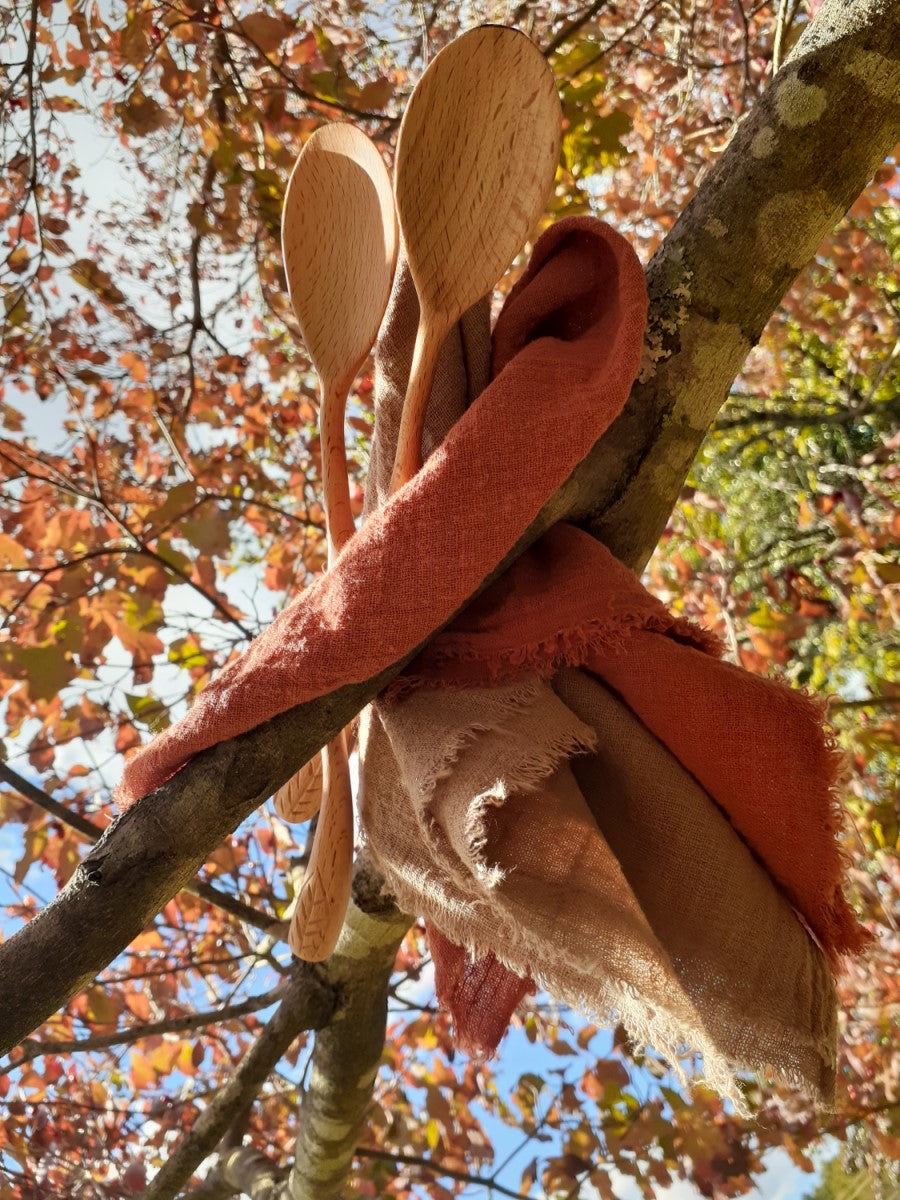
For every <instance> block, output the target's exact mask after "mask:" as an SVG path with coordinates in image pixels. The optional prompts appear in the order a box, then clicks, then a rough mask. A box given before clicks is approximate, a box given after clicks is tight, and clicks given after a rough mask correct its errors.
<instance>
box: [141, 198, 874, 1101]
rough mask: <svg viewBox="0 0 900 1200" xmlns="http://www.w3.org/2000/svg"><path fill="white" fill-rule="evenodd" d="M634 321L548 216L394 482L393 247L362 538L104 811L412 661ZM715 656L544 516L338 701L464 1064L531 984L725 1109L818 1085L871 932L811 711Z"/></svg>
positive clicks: (475, 322) (612, 268)
mask: <svg viewBox="0 0 900 1200" xmlns="http://www.w3.org/2000/svg"><path fill="white" fill-rule="evenodd" d="M645 316H646V294H645V290H644V283H643V274H642V271H641V268H640V265H639V263H638V261H637V259H636V257H635V255H634V254H633V252H632V251H631V250H630V248H629V247H628V245H627V243H625V242H624V240H623V239H622V238H620V237H619V236H618V235H617V234H615V233H614V232H613V231H612V230H611V229H610V228H609V227H608V226H606V225H605V224H604V223H603V222H600V221H596V220H594V219H593V218H583V217H579V218H572V219H568V220H564V221H561V222H559V223H558V224H557V225H556V226H555V227H554V228H552V229H551V230H549V231H548V232H547V233H546V234H544V236H543V237H542V238H541V239H540V240H539V241H538V243H537V245H536V246H535V248H534V252H533V254H532V257H531V262H530V264H529V266H528V268H527V270H526V271H525V272H524V274H523V275H522V277H521V279H520V280H519V282H518V283H517V284H516V285H515V286H514V287H513V288H512V290H511V292H510V294H509V296H508V297H507V300H506V302H505V304H504V306H503V309H502V311H501V313H500V315H499V317H498V319H497V323H496V326H495V328H494V330H493V334H491V331H490V323H489V310H488V304H487V302H486V301H485V302H482V303H480V304H479V305H476V306H475V307H474V308H473V309H472V310H470V312H469V313H467V314H466V315H465V317H464V318H463V320H462V321H461V322H460V324H459V326H458V327H457V329H456V330H454V331H453V333H452V334H451V336H450V338H448V340H447V342H446V343H445V345H444V347H443V350H442V353H441V356H440V360H439V364H438V370H437V374H436V379H435V385H434V388H433V391H432V395H431V399H430V402H429V409H428V413H427V417H426V429H425V441H424V447H425V450H426V452H429V457H428V459H427V461H426V463H425V466H424V467H423V469H422V471H421V472H420V473H419V474H418V475H417V476H416V478H415V479H414V480H412V481H411V482H410V483H409V484H408V485H407V486H406V487H405V488H403V489H402V490H401V491H400V492H398V493H397V495H395V496H393V497H388V494H387V492H388V481H389V478H390V473H391V467H392V463H393V451H394V446H395V442H396V436H397V429H398V427H399V420H400V410H401V406H402V401H403V396H404V392H405V387H406V381H407V378H408V375H409V369H410V362H411V357H412V347H413V342H414V339H415V332H416V325H417V320H418V305H417V301H416V297H415V290H414V287H413V284H412V280H411V278H410V276H409V272H408V271H407V270H406V268H405V266H404V265H403V263H402V261H401V264H400V267H399V269H398V274H397V277H396V279H395V283H394V288H393V291H392V296H391V300H390V304H389V308H388V313H387V316H386V319H385V324H384V326H383V328H382V332H381V335H380V337H379V344H378V347H377V351H376V425H375V437H374V442H373V448H372V457H371V463H370V473H369V483H368V487H367V494H366V507H365V512H366V518H365V521H364V524H363V525H362V528H361V529H360V530H359V531H358V532H357V534H356V535H355V536H354V537H353V538H352V539H351V541H350V542H349V543H348V545H347V546H346V547H345V549H344V550H343V552H342V553H341V555H340V556H339V558H338V560H337V562H336V564H335V565H334V567H333V568H332V569H331V570H329V572H328V573H327V574H326V575H325V576H323V577H322V578H321V579H319V580H317V581H316V583H315V584H314V585H313V586H312V587H311V588H309V589H308V590H307V591H306V592H305V593H304V594H303V595H301V596H299V597H298V598H297V599H295V600H294V601H292V602H291V604H290V605H289V606H288V607H287V608H286V609H285V611H284V612H283V613H282V614H281V615H280V616H279V617H278V618H277V619H276V620H275V621H274V622H273V624H272V625H271V626H270V628H269V629H268V630H266V632H265V633H264V634H262V635H261V636H260V637H259V638H257V639H256V640H255V641H254V642H253V643H252V645H251V646H250V648H249V649H248V650H247V651H246V652H245V653H244V654H243V655H242V656H241V657H240V658H238V659H236V660H235V661H234V662H232V663H231V664H229V665H228V667H226V668H225V669H224V670H223V671H221V672H220V673H219V674H218V675H217V676H216V677H215V678H214V679H213V680H212V681H211V682H210V684H209V685H208V686H207V688H206V689H205V690H204V691H203V693H201V695H200V696H199V698H198V699H197V701H196V702H195V704H194V707H193V708H192V709H191V711H190V712H189V713H188V715H187V716H186V717H185V718H184V719H183V720H182V721H180V722H178V723H177V724H176V725H173V726H171V727H170V728H169V729H168V730H166V731H165V732H164V733H163V734H161V735H159V736H158V737H157V738H156V739H154V741H153V742H152V743H151V744H150V745H149V746H148V747H146V748H145V749H143V750H142V751H141V752H140V753H139V754H137V755H136V756H135V757H134V758H132V759H131V760H129V762H128V764H127V767H126V771H125V776H124V779H123V782H122V785H121V786H120V789H119V793H118V798H119V799H120V800H122V801H124V802H129V801H130V800H132V799H134V798H135V797H136V796H138V795H141V794H143V793H145V792H147V791H150V790H152V789H153V788H155V787H158V786H159V785H160V784H161V783H163V782H164V781H165V780H166V779H167V778H169V777H170V776H171V775H172V774H173V773H174V772H175V771H177V770H178V769H180V767H181V766H183V765H184V763H185V762H187V761H188V760H189V759H190V758H191V757H192V756H193V755H195V754H197V753H198V752H200V751H201V750H203V749H205V748H206V747H208V746H210V745H213V744H215V743H216V742H218V741H221V740H224V739H226V738H230V737H233V736H235V735H236V734H239V733H242V732H245V731H246V730H248V729H251V728H253V727H254V726H256V725H258V724H260V723H261V722H263V721H265V720H267V719H269V718H270V717H272V716H274V715H276V714H277V713H279V712H282V711H284V710H285V709H287V708H290V707H292V706H294V705H296V704H299V703H301V702H302V701H305V700H309V699H313V698H315V697H316V696H320V695H323V694H325V693H327V692H329V691H332V690H334V689H335V688H337V687H339V686H341V685H343V684H347V683H352V682H359V681H361V680H364V679H367V678H370V677H371V676H373V675H375V674H377V673H378V672H379V671H380V670H382V669H383V668H385V667H386V666H388V665H389V664H390V663H392V662H394V661H396V660H397V659H398V658H400V657H402V656H403V655H405V654H407V653H409V651H411V650H412V649H414V648H415V647H416V646H419V645H421V643H422V642H423V641H425V639H426V638H427V637H428V635H429V634H430V633H431V631H432V630H433V629H434V628H436V627H438V626H439V625H441V624H442V623H443V622H445V621H447V620H448V619H449V618H450V617H451V616H452V614H453V613H454V612H456V611H457V609H458V608H459V607H460V605H461V604H462V603H463V602H464V601H465V599H466V598H467V597H468V596H469V595H470V594H471V593H472V592H473V591H474V590H475V588H476V587H478V586H479V584H481V582H482V581H483V579H484V578H485V577H486V576H487V575H488V574H489V573H490V572H491V571H492V570H493V568H494V567H495V566H496V564H497V563H498V562H499V561H501V559H502V558H503V557H504V555H505V554H506V553H507V552H508V550H509V549H510V548H511V547H512V546H513V545H515V543H516V541H517V540H518V538H519V537H520V535H521V534H522V533H523V532H524V530H525V529H527V527H528V525H529V524H530V523H531V521H532V520H533V518H534V517H535V516H536V515H537V513H538V512H539V511H540V509H541V507H542V506H543V504H544V503H545V502H546V500H547V499H548V498H549V497H550V496H551V495H552V494H553V493H554V491H556V489H557V488H558V487H559V486H560V485H561V484H562V483H563V482H564V481H565V479H566V478H567V477H568V475H569V474H570V473H571V471H572V470H573V469H574V467H575V466H576V465H577V464H578V462H580V461H581V459H582V458H583V457H584V456H585V454H586V453H587V452H588V450H589V449H590V448H591V446H592V445H593V444H594V442H595V441H596V440H597V439H598V438H599V437H600V436H601V435H602V433H603V431H604V430H605V429H606V428H607V427H608V426H609V424H610V423H611V422H612V421H613V420H614V419H615V417H616V415H617V414H618V412H619V411H620V410H621V408H622V406H623V405H624V403H625V400H626V398H627V396H628V394H629V391H630V387H631V383H632V381H633V379H634V378H635V376H636V374H637V370H638V366H639V362H640V356H641V347H642V340H643V328H644V322H645ZM720 653H721V647H720V645H719V643H718V640H717V639H716V638H715V637H714V636H713V635H712V634H711V633H709V632H708V631H705V630H703V629H701V628H699V627H698V626H696V625H694V624H692V623H690V622H687V621H685V620H683V619H681V618H678V617H677V616H675V615H673V614H671V613H669V612H668V611H667V609H666V608H665V606H664V605H662V604H661V603H660V602H659V600H657V599H656V598H655V597H653V596H651V595H650V594H649V593H648V592H647V591H646V589H645V588H644V587H643V586H642V585H641V583H640V582H639V580H637V579H636V578H635V577H634V575H633V574H632V573H631V572H630V571H629V570H628V569H627V568H626V567H625V566H624V565H623V564H621V563H619V562H617V561H616V560H615V559H614V558H613V556H612V555H611V554H610V552H609V551H608V550H606V549H605V548H604V547H603V546H601V545H600V544H599V543H597V542H596V541H594V540H593V539H592V538H591V537H590V536H589V535H587V534H586V533H584V532H583V531H581V530H579V529H577V528H575V527H573V526H571V525H567V524H560V525H557V526H556V527H554V528H553V529H551V530H550V531H548V532H547V533H546V534H545V535H544V536H543V537H542V538H541V539H540V540H539V541H538V542H537V543H535V544H534V545H533V546H532V547H531V548H530V549H529V550H528V551H526V552H525V553H524V554H523V555H522V556H521V557H520V558H519V559H518V560H517V561H516V562H515V563H514V564H513V565H512V566H511V567H510V568H509V570H507V571H506V572H505V573H504V575H503V576H502V577H501V578H499V579H497V580H495V581H494V583H493V584H491V586H490V587H489V588H487V589H486V590H485V591H484V592H483V593H482V594H481V595H480V596H479V597H477V598H476V600H475V601H474V602H473V603H471V604H470V605H469V606H468V607H467V608H466V609H465V611H463V612H462V613H460V614H459V616H457V617H456V618H455V619H454V620H453V621H452V622H451V623H450V624H449V625H448V626H447V628H445V629H444V630H443V632H442V633H440V634H439V635H438V636H437V637H435V638H433V639H432V640H431V641H429V642H428V644H427V645H426V646H425V647H424V648H423V649H422V650H421V651H420V652H419V653H418V655H417V656H416V657H415V658H414V659H413V660H412V661H411V662H410V664H409V665H408V666H407V668H406V669H405V670H404V672H403V673H402V674H401V675H399V676H398V677H397V678H396V680H395V681H394V683H393V684H392V686H391V687H390V688H389V689H388V691H387V693H386V694H385V695H383V696H382V697H380V698H379V699H378V700H377V701H376V702H375V703H374V704H373V705H371V706H370V707H369V708H368V709H367V710H366V711H365V712H364V713H363V715H362V718H361V721H360V742H359V746H360V794H359V815H360V828H361V832H362V836H363V839H364V843H365V850H366V853H367V854H368V855H369V856H370V857H371V858H372V859H373V860H374V862H375V863H376V865H377V866H378V867H379V869H380V870H381V871H382V873H383V875H384V877H385V880H386V885H387V887H388V888H389V889H390V890H391V892H392V893H393V894H394V896H395V897H396V899H397V900H398V902H399V903H400V904H401V905H402V906H403V907H404V908H406V909H407V910H408V911H411V912H415V913H416V914H418V915H421V916H424V917H425V918H426V922H427V924H428V928H429V936H430V938H431V942H432V953H433V956H434V961H435V969H436V988H437V993H438V997H439V999H440V1001H441V1002H442V1003H445V1004H446V1005H447V1006H448V1007H449V1008H450V1010H451V1012H452V1013H453V1017H454V1022H455V1027H456V1030H457V1036H458V1039H459V1041H460V1043H461V1045H463V1046H464V1047H466V1048H467V1049H469V1050H470V1051H472V1052H474V1053H480V1054H489V1053H491V1052H492V1051H493V1050H494V1049H495V1048H496V1046H497V1044H498V1042H499V1040H500V1038H501V1037H502V1034H503V1031H504V1030H505V1028H506V1026H507V1023H508V1021H509V1018H510V1015H511V1013H512V1012H513V1010H514V1008H515V1007H516V1005H517V1004H518V1003H519V1002H520V1001H521V1000H522V999H523V998H524V997H525V996H526V995H527V994H528V993H529V992H530V991H532V990H533V988H534V987H535V985H536V984H540V985H542V986H544V987H546V988H547V990H548V991H550V992H551V993H552V994H553V995H556V996H558V997H560V998H561V999H565V1000H567V1001H569V1002H571V1003H572V1004H575V1005H577V1006H579V1007H580V1008H582V1010H584V1011H585V1012H589V1013H591V1014H593V1015H594V1016H596V1017H598V1018H601V1019H604V1020H609V1021H621V1022H622V1023H623V1024H624V1025H625V1026H626V1028H627V1029H628V1031H629V1032H630V1034H631V1036H632V1037H633V1038H634V1039H635V1040H636V1041H637V1042H642V1043H647V1044H652V1045H653V1046H654V1047H655V1048H656V1049H657V1050H658V1051H660V1052H661V1053H663V1054H664V1055H665V1056H667V1058H668V1059H669V1061H670V1062H671V1063H672V1065H673V1066H674V1067H675V1068H676V1070H678V1069H680V1068H679V1061H680V1058H681V1057H682V1055H683V1054H684V1053H686V1052H693V1053H697V1054H700V1055H701V1056H702V1060H703V1073H704V1076H705V1078H706V1079H707V1081H708V1082H709V1083H710V1084H711V1085H712V1086H714V1087H717V1088H718V1089H719V1090H721V1091H722V1092H724V1093H726V1094H728V1095H731V1096H732V1097H733V1098H734V1099H735V1101H736V1102H737V1103H740V1093H739V1089H738V1088H737V1086H736V1084H735V1073H736V1072H738V1071H740V1070H744V1069H752V1070H759V1071H766V1072H770V1073H774V1074H775V1075H776V1076H777V1077H778V1078H781V1079H784V1080H786V1081H788V1082H791V1083H794V1084H797V1085H798V1086H802V1087H803V1088H805V1089H806V1090H807V1091H809V1092H810V1093H812V1094H814V1095H816V1096H818V1097H820V1098H825V1099H828V1098H829V1095H830V1092H831V1089H832V1088H833V1083H834V1070H835V1014H836V1000H835V990H834V979H833V971H834V970H835V969H836V966H837V963H838V960H839V957H840V955H842V954H844V953H848V952H852V951H854V950H856V949H858V948H859V947H860V946H861V945H862V944H863V942H864V941H865V934H864V932H863V931H862V930H861V929H860V927H859V926H858V924H857V922H856V919H855V917H854V915H853V912H852V909H851V908H850V907H849V905H848V904H847V902H846V900H845V898H844V896H843V892H842V880H843V871H842V860H841V855H840V852H839V847H838V840H837V836H838V832H839V817H840V814H839V809H838V806H837V804H836V801H835V799H834V795H833V789H834V786H835V781H836V778H837V773H838V768H839V763H838V761H837V758H836V756H835V754H834V752H833V751H832V750H831V748H830V746H829V744H828V740H827V738H826V737H825V735H824V733H823V729H822V721H821V717H822V712H821V708H820V706H818V705H817V704H816V703H815V702H814V701H812V700H810V699H809V698H807V697H805V696H804V695H802V694H800V693H798V692H795V691H792V690H791V689H790V688H788V687H786V686H784V685H783V684H781V683H778V682H776V681H773V680H769V679H762V678H759V677H756V676H752V675H749V674H748V673H747V672H745V671H742V670H739V669H738V668H736V667H733V666H731V665H730V664H727V663H724V662H723V661H722V660H721V658H720ZM807 929H809V930H811V931H812V933H813V934H814V935H815V937H813V936H810V933H809V932H808V931H807ZM823 948H824V949H823Z"/></svg>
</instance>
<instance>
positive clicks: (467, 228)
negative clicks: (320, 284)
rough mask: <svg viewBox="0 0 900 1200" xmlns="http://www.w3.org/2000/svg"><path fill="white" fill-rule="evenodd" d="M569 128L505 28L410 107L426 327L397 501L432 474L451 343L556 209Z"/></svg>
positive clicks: (453, 47)
mask: <svg viewBox="0 0 900 1200" xmlns="http://www.w3.org/2000/svg"><path fill="white" fill-rule="evenodd" d="M561 121H562V112H561V108H560V103H559V96H558V95H557V91H556V84H555V81H554V79H553V74H552V72H551V71H550V68H549V67H548V65H547V63H546V61H545V59H544V57H543V55H542V54H541V52H540V50H538V48H537V47H536V46H535V45H534V43H533V42H531V41H530V40H529V39H528V38H527V37H526V36H525V35H524V34H522V33H519V32H518V31H517V30H515V29H508V28H505V27H502V26H497V25H484V26H481V27H480V28H478V29H473V30H471V31H470V32H469V33H465V34H463V36H462V37H460V38H457V39H456V41H455V42H452V43H451V44H450V45H449V46H447V47H446V48H445V49H444V50H442V51H441V52H440V54H438V56H437V57H436V58H435V60H434V62H432V63H431V65H430V66H429V67H428V70H427V71H426V72H425V73H424V75H423V76H422V78H421V79H420V80H419V82H418V84H417V86H416V88H415V91H414V92H413V94H412V96H411V97H410V100H409V104H408V106H407V109H406V113H405V115H404V117H403V122H402V124H401V126H400V136H399V140H398V143H397V161H396V167H395V180H396V182H395V194H396V200H397V214H398V217H399V219H400V228H401V230H402V232H403V241H404V248H405V251H406V254H407V257H408V259H409V267H410V272H411V273H412V277H413V280H414V282H415V285H416V291H417V293H418V296H419V308H420V321H419V329H418V335H417V338H416V347H415V352H414V355H413V366H412V372H411V375H410V382H409V388H408V390H407V394H406V401H405V403H404V411H403V418H402V422H401V428H400V437H399V442H398V447H397V458H396V463H395V470H394V477H393V479H392V484H391V488H392V490H396V488H397V487H399V486H402V485H403V484H404V483H405V482H406V481H407V480H408V479H410V478H411V477H412V475H414V474H415V472H416V471H417V470H418V468H419V466H420V465H421V445H422V428H423V425H424V419H425V409H426V406H427V402H428V395H429V392H430V390H431V381H432V377H433V372H434V365H435V361H436V358H437V353H438V351H439V349H440V346H441V343H442V342H443V340H444V338H445V337H446V336H447V334H448V333H449V332H450V330H451V329H452V328H453V326H454V325H455V324H456V322H457V321H458V320H459V318H460V317H461V316H462V315H463V313H464V312H466V310H467V309H469V308H471V306H472V305H473V304H474V303H475V302H476V301H477V300H480V299H481V297H482V296H484V295H486V294H487V293H488V292H490V291H491V290H492V289H493V288H494V287H495V286H496V284H497V282H498V280H499V279H500V278H501V277H502V276H503V274H504V272H505V271H506V270H507V268H508V267H509V265H510V263H511V262H512V261H513V259H514V258H515V256H516V255H517V254H518V253H519V251H520V250H521V249H522V247H523V245H524V244H525V242H526V241H527V239H528V237H529V236H530V235H531V233H532V232H533V231H534V228H535V225H536V224H537V222H538V219H539V218H540V215H541V213H542V212H543V211H544V209H545V208H546V205H547V201H548V199H549V197H550V193H551V191H552V188H553V179H554V175H555V173H556V165H557V162H558V160H559V145H560V137H561Z"/></svg>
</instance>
